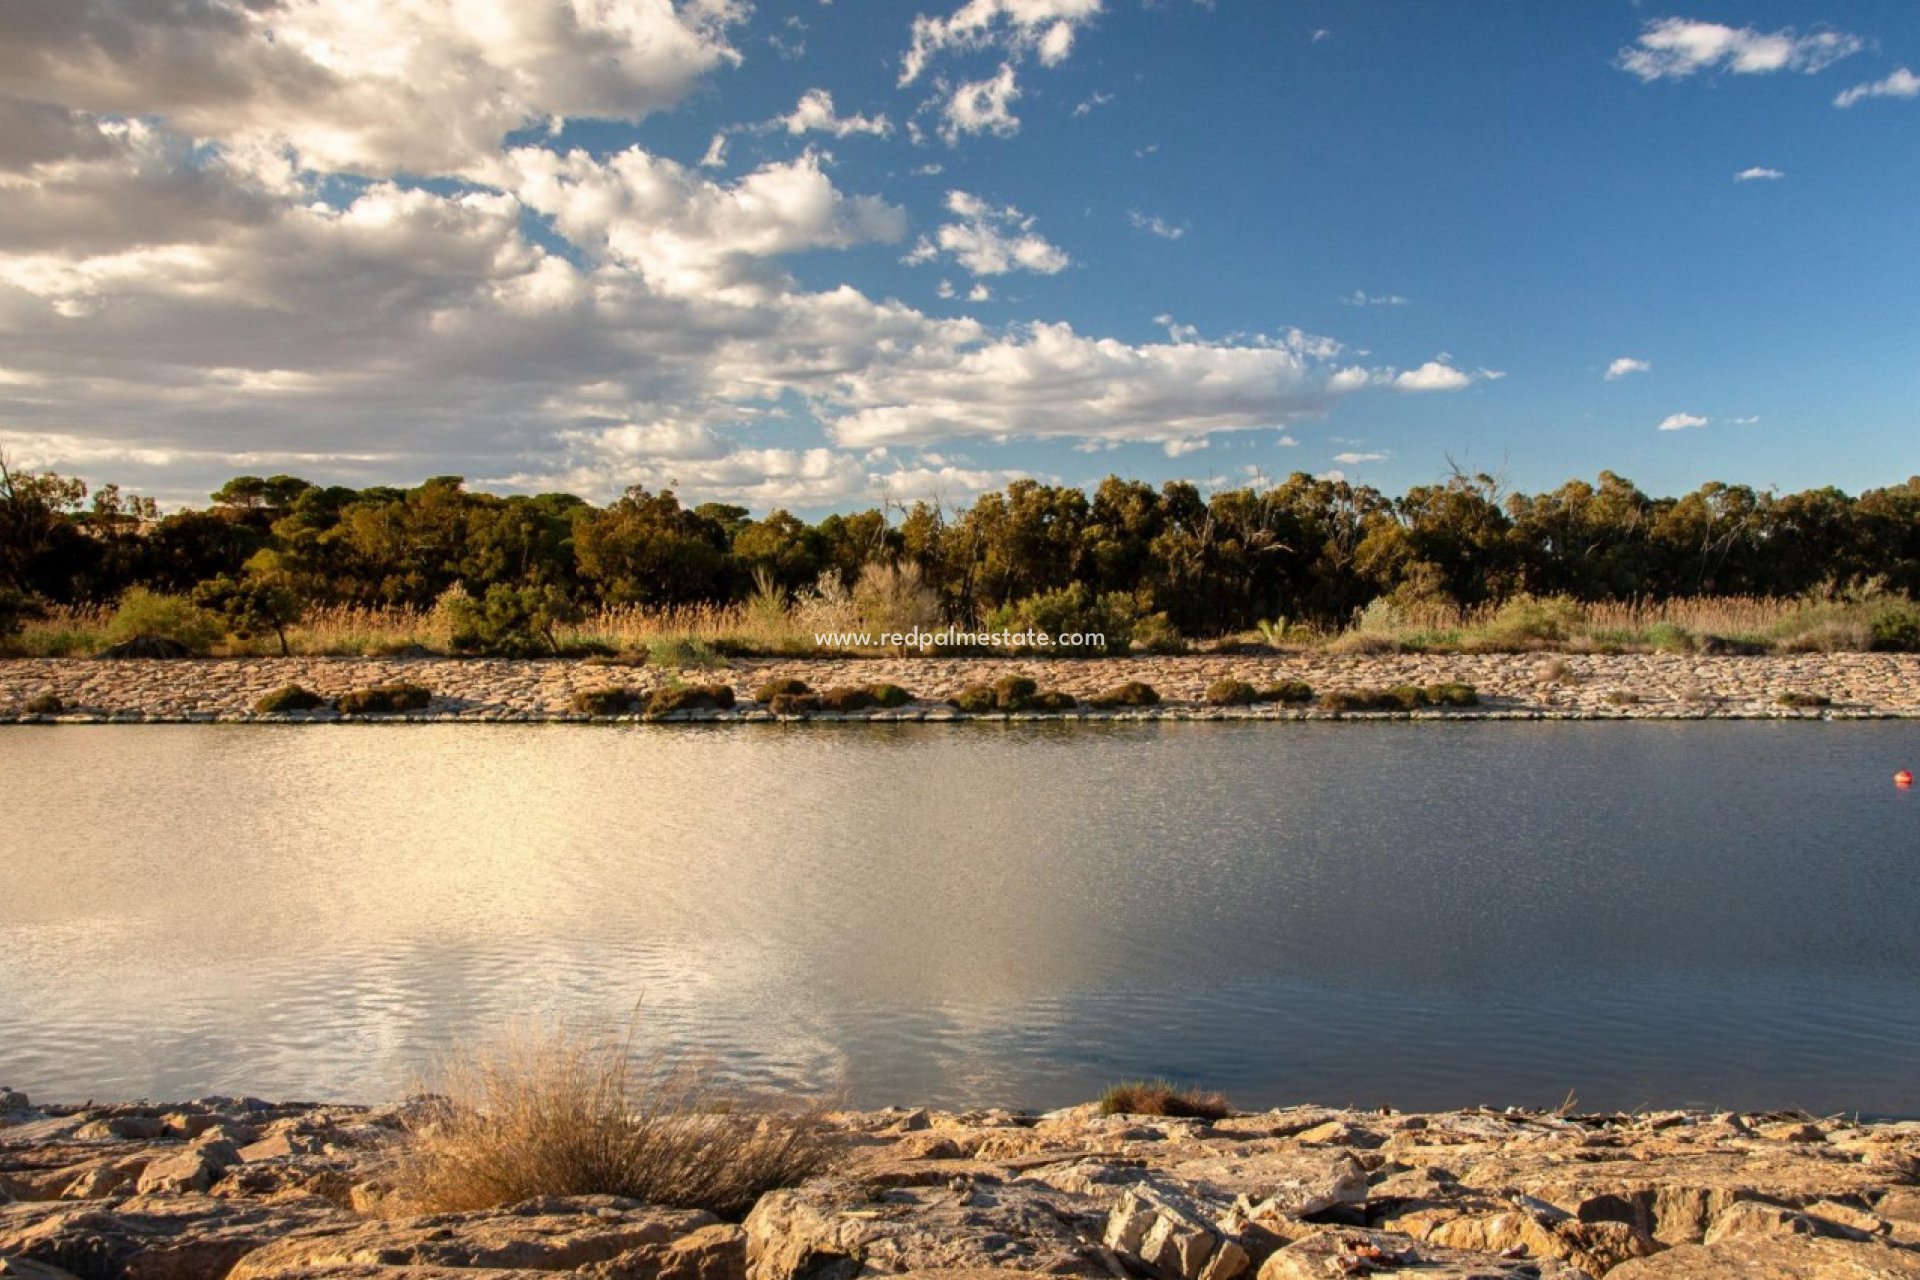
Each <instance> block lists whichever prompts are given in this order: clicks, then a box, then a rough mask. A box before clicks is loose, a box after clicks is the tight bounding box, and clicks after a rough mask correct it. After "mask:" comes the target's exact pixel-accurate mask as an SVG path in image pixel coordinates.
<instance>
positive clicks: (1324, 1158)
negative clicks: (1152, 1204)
mask: <svg viewBox="0 0 1920 1280" xmlns="http://www.w3.org/2000/svg"><path fill="white" fill-rule="evenodd" d="M1163 1172H1164V1173H1165V1175H1166V1176H1167V1177H1168V1178H1171V1179H1174V1180H1176V1181H1179V1182H1181V1183H1184V1184H1186V1185H1188V1186H1189V1187H1190V1188H1191V1189H1192V1190H1193V1192H1194V1193H1195V1194H1197V1195H1202V1196H1208V1197H1211V1198H1213V1199H1215V1200H1218V1201H1219V1202H1220V1203H1222V1204H1227V1203H1231V1202H1232V1201H1234V1200H1236V1199H1238V1198H1239V1197H1242V1196H1244V1197H1246V1199H1247V1200H1248V1201H1250V1202H1253V1203H1256V1204H1261V1205H1263V1206H1265V1207H1266V1208H1267V1209H1269V1210H1271V1211H1273V1212H1278V1213H1284V1214H1287V1215H1290V1216H1292V1217H1295V1218H1305V1217H1310V1216H1312V1215H1314V1214H1317V1213H1325V1212H1326V1211H1327V1210H1329V1209H1332V1208H1334V1207H1335V1206H1337V1205H1344V1204H1358V1203H1359V1202H1360V1201H1362V1200H1365V1199H1366V1198H1367V1173H1366V1170H1365V1169H1363V1168H1362V1167H1361V1166H1360V1163H1359V1161H1357V1160H1355V1159H1354V1158H1353V1157H1352V1156H1350V1155H1347V1154H1346V1153H1344V1152H1330V1151H1326V1150H1314V1149H1308V1150H1302V1149H1300V1148H1298V1147H1294V1146H1291V1145H1288V1144H1285V1143H1265V1142H1262V1143H1245V1144H1241V1145H1239V1146H1236V1147H1231V1148H1228V1149H1226V1150H1224V1151H1220V1152H1217V1153H1209V1154H1207V1155H1204V1156H1199V1157H1194V1158H1189V1159H1184V1160H1179V1161H1176V1162H1174V1163H1172V1164H1169V1165H1167V1166H1165V1168H1164V1170H1163Z"/></svg>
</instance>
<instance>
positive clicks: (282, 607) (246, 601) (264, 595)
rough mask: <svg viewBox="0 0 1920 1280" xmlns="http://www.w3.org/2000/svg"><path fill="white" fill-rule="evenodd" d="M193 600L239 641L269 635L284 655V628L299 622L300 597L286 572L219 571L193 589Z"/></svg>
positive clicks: (285, 638) (285, 633)
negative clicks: (239, 574)
mask: <svg viewBox="0 0 1920 1280" xmlns="http://www.w3.org/2000/svg"><path fill="white" fill-rule="evenodd" d="M193 602H194V604H196V605H198V606H199V607H200V608H202V609H205V610H206V611H207V612H208V613H210V614H212V615H214V616H215V617H217V618H219V619H220V620H221V621H222V622H223V623H225V624H226V628H227V630H228V631H230V632H231V633H233V634H234V635H235V636H237V637H239V638H240V639H242V640H251V639H253V638H254V637H256V636H272V637H273V638H274V639H275V640H277V641H278V642H279V644H280V656H281V657H283V658H284V657H287V656H289V655H290V654H291V653H292V650H291V649H289V648H288V647H287V628H288V627H290V626H292V625H293V624H294V623H296V622H298V621H300V598H299V597H298V596H296V595H295V594H294V593H293V588H292V586H291V585H290V584H289V583H288V581H287V578H286V575H285V574H279V573H274V574H246V575H244V576H242V577H239V578H235V577H231V576H229V575H227V574H221V575H220V576H219V577H217V578H212V579H209V580H208V581H206V582H202V583H201V584H200V585H199V586H197V587H195V588H194V589H193Z"/></svg>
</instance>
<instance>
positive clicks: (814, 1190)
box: [744, 1178, 1109, 1280]
mask: <svg viewBox="0 0 1920 1280" xmlns="http://www.w3.org/2000/svg"><path fill="white" fill-rule="evenodd" d="M1101 1209H1102V1206H1099V1205H1096V1204H1093V1203H1091V1202H1089V1201H1087V1200H1084V1199H1081V1198H1079V1197H1076V1196H1069V1195H1065V1194H1061V1193H1051V1194H1049V1193H1046V1192H1043V1191H1042V1190H1041V1189H1039V1188H1037V1187H1033V1186H1030V1185H1026V1184H1020V1183H1015V1184H1006V1185H998V1184H994V1183H989V1182H986V1181H978V1182H976V1181H973V1180H970V1179H965V1178H957V1179H955V1180H954V1181H953V1183H952V1184H951V1185H949V1186H946V1187H938V1188H934V1187H900V1188H895V1189H892V1190H888V1191H884V1192H882V1193H880V1194H878V1195H874V1194H871V1193H869V1192H868V1191H867V1189H866V1188H865V1187H863V1186H862V1185H861V1184H859V1183H856V1182H851V1181H849V1180H847V1179H844V1178H830V1179H819V1180H816V1181H814V1182H810V1183H808V1184H806V1185H804V1186H801V1187H797V1188H794V1189H792V1190H788V1191H773V1192H769V1193H768V1194H766V1195H764V1196H762V1197H761V1198H760V1202H759V1203H758V1204H756V1205H755V1206H754V1207H753V1212H752V1213H749V1214H748V1215H747V1220H746V1223H745V1224H744V1225H745V1227H746V1233H747V1276H748V1280H846V1278H848V1277H852V1276H854V1275H856V1274H861V1273H864V1272H872V1273H878V1274H898V1273H901V1272H907V1271H927V1270H946V1269H953V1268H986V1269H1005V1270H1016V1271H1047V1272H1053V1273H1055V1274H1064V1275H1081V1276H1099V1277H1108V1276H1109V1272H1108V1271H1107V1269H1106V1267H1105V1266H1103V1265H1102V1263H1101V1262H1100V1260H1099V1259H1100V1249H1099V1245H1098V1242H1097V1241H1098V1235H1099V1232H1100V1229H1101V1225H1102V1218H1101Z"/></svg>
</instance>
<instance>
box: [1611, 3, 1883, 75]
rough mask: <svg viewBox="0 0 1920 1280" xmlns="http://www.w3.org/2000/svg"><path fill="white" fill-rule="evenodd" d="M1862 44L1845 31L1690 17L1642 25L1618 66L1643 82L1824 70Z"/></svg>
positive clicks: (1862, 42)
mask: <svg viewBox="0 0 1920 1280" xmlns="http://www.w3.org/2000/svg"><path fill="white" fill-rule="evenodd" d="M1864 48H1866V41H1864V40H1862V39H1861V38H1860V37H1859V36H1856V35H1849V34H1848V33H1847V32H1844V31H1814V32H1811V33H1809V34H1807V35H1801V34H1799V33H1798V32H1796V31H1795V30H1794V29H1793V28H1792V27H1784V28H1782V29H1781V30H1779V31H1758V30H1755V29H1754V28H1752V27H1729V26H1726V25H1724V24H1722V23H1718V22H1701V21H1696V20H1694V19H1690V18H1658V19H1655V20H1654V21H1652V22H1649V23H1647V25H1646V26H1645V27H1644V28H1642V30H1641V32H1640V36H1639V38H1638V39H1637V40H1635V41H1634V43H1633V44H1631V45H1629V46H1628V47H1626V48H1624V49H1622V50H1621V51H1620V58H1619V62H1620V66H1621V67H1622V68H1623V69H1625V70H1627V71H1630V72H1632V73H1633V74H1634V75H1637V76H1639V77H1640V78H1641V79H1642V80H1647V81H1653V80H1684V79H1686V78H1687V77H1688V76H1691V75H1693V74H1695V73H1696V72H1700V71H1713V70H1724V71H1730V72H1733V73H1734V74H1736V75H1761V74H1766V73H1770V72H1775V71H1801V72H1805V73H1807V74H1809V75H1811V74H1813V73H1815V72H1818V71H1824V70H1825V69H1826V68H1828V67H1830V66H1832V65H1833V64H1834V63H1836V62H1838V61H1840V60H1841V59H1842V58H1848V57H1851V56H1853V55H1854V54H1856V53H1858V52H1860V51H1861V50H1862V49H1864Z"/></svg>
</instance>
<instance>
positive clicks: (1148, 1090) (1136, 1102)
mask: <svg viewBox="0 0 1920 1280" xmlns="http://www.w3.org/2000/svg"><path fill="white" fill-rule="evenodd" d="M1100 1114H1101V1115H1103V1116H1172V1117H1176V1118H1191V1119H1197V1120H1224V1119H1226V1118H1227V1117H1228V1116H1230V1115H1232V1114H1233V1108H1232V1107H1230V1106H1228V1105H1227V1099H1226V1097H1225V1095H1223V1094H1218V1093H1204V1092H1202V1091H1200V1090H1198V1089H1182V1088H1180V1087H1179V1086H1178V1085H1175V1084H1172V1083H1170V1082H1168V1081H1166V1080H1126V1081H1122V1082H1121V1083H1119V1084H1116V1085H1110V1086H1108V1088H1107V1091H1106V1092H1105V1093H1103V1094H1101V1095H1100Z"/></svg>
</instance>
